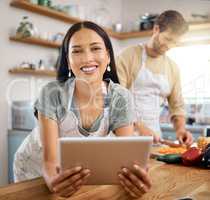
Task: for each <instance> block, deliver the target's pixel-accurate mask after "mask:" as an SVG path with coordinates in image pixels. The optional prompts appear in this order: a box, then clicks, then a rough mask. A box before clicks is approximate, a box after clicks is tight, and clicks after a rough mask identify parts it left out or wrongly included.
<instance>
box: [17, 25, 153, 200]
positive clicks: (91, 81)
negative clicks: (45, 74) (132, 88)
mask: <svg viewBox="0 0 210 200" xmlns="http://www.w3.org/2000/svg"><path fill="white" fill-rule="evenodd" d="M57 69H58V74H57V81H55V82H51V83H49V84H47V85H46V86H45V87H44V88H43V90H42V92H41V95H40V98H39V99H38V100H37V102H36V103H35V110H36V111H37V113H38V119H39V127H38V128H36V129H34V130H33V131H32V133H31V134H30V135H29V136H28V137H27V138H26V140H25V141H24V142H23V144H22V145H21V147H20V148H19V150H18V151H17V153H16V155H15V161H14V174H15V178H16V181H21V180H26V179H32V178H35V177H38V176H44V178H45V181H46V184H47V185H48V187H49V189H50V190H51V191H52V192H56V193H57V194H58V195H59V196H63V197H68V196H71V195H72V194H74V193H75V192H76V191H77V190H78V189H79V188H80V187H81V186H82V185H83V184H84V183H85V182H86V180H87V178H88V177H89V176H90V175H91V173H92V172H91V171H90V169H86V168H84V167H82V166H75V167H73V168H69V169H67V170H61V169H60V168H59V167H58V158H57V151H56V150H57V140H58V138H59V137H91V136H107V135H109V134H110V133H111V132H112V134H115V135H116V136H130V135H133V132H134V130H133V123H134V116H133V110H132V101H131V96H130V93H129V91H128V90H127V89H125V88H123V87H121V86H120V85H119V84H117V83H118V78H117V75H116V70H115V61H114V54H113V49H112V45H111V42H110V39H109V37H108V35H107V34H106V32H105V31H104V30H103V29H102V28H100V27H99V26H98V25H96V24H94V23H92V22H82V23H78V24H75V25H73V26H72V27H71V28H70V29H69V31H68V32H67V34H66V36H65V38H64V41H63V44H62V47H61V50H60V56H59V59H58V62H57ZM81 148H82V147H81ZM81 163H82V160H81ZM93 173H94V172H93ZM116 176H117V174H116ZM118 177H119V184H121V185H122V187H123V188H124V189H125V190H126V191H127V192H129V193H130V195H132V196H133V197H139V196H141V195H142V194H144V193H145V192H147V191H148V189H149V188H150V187H151V183H150V179H149V177H148V173H147V171H146V170H145V169H142V168H141V167H140V166H139V165H137V164H134V166H133V169H132V170H130V169H128V168H123V170H122V169H119V174H118Z"/></svg>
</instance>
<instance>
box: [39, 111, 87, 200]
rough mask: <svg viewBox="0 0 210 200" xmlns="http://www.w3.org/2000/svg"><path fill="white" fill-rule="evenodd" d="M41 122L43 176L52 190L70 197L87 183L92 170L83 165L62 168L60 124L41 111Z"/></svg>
mask: <svg viewBox="0 0 210 200" xmlns="http://www.w3.org/2000/svg"><path fill="white" fill-rule="evenodd" d="M39 123H40V134H41V141H42V147H43V177H44V179H45V181H46V184H47V186H48V187H49V189H50V190H51V191H52V192H56V193H57V194H58V195H59V196H62V197H69V196H71V195H72V194H74V193H75V192H76V191H77V190H78V189H79V188H80V187H81V186H82V185H83V184H84V183H85V181H86V180H87V177H88V176H89V175H90V170H88V169H83V168H82V167H81V166H76V167H74V168H69V169H66V170H60V169H59V167H58V160H57V139H58V136H59V134H58V124H57V122H56V121H55V120H51V119H49V118H47V117H45V116H44V115H42V114H40V113H39Z"/></svg>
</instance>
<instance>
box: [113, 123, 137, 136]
mask: <svg viewBox="0 0 210 200" xmlns="http://www.w3.org/2000/svg"><path fill="white" fill-rule="evenodd" d="M114 133H115V135H117V136H133V135H134V128H133V125H128V126H123V127H120V128H116V129H115V130H114Z"/></svg>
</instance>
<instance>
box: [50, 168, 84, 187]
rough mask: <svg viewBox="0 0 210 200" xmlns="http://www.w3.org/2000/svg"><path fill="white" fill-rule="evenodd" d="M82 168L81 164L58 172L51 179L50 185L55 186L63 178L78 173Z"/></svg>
mask: <svg viewBox="0 0 210 200" xmlns="http://www.w3.org/2000/svg"><path fill="white" fill-rule="evenodd" d="M81 170H82V167H81V166H78V167H74V168H71V169H67V170H64V171H63V172H62V173H60V174H58V175H57V176H56V177H55V178H54V180H53V181H52V186H56V185H57V184H58V183H60V182H62V181H63V180H65V179H66V178H68V177H69V176H71V175H73V174H75V173H78V172H79V171H81Z"/></svg>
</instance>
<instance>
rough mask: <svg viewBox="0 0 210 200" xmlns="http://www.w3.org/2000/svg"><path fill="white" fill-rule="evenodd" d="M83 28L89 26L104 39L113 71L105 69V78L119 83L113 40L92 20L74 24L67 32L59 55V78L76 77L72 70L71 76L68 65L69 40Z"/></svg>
mask: <svg viewBox="0 0 210 200" xmlns="http://www.w3.org/2000/svg"><path fill="white" fill-rule="evenodd" d="M82 28H87V29H91V30H93V31H95V32H96V33H97V34H98V35H100V36H101V38H102V39H103V41H104V44H105V46H106V49H107V51H108V52H109V56H110V64H109V66H110V68H111V71H110V72H109V71H107V70H106V71H105V73H104V75H103V80H104V79H111V80H112V81H113V82H115V83H119V80H118V77H117V73H116V65H115V60H114V52H113V48H112V44H111V41H110V39H109V36H108V35H107V33H106V32H105V31H104V30H103V29H102V28H101V27H100V26H98V25H97V24H95V23H93V22H90V21H84V22H79V23H76V24H74V25H73V26H72V27H71V28H70V29H69V30H68V32H67V33H66V35H65V37H64V40H63V43H62V46H61V48H60V52H59V57H58V60H57V63H56V69H57V80H58V81H60V82H65V81H66V80H67V79H68V78H71V77H74V76H75V75H74V74H73V72H72V71H71V77H69V67H68V63H69V62H68V60H67V59H68V55H69V42H70V39H71V37H72V36H73V35H74V33H76V32H77V31H79V30H80V29H82ZM69 64H71V63H69Z"/></svg>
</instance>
